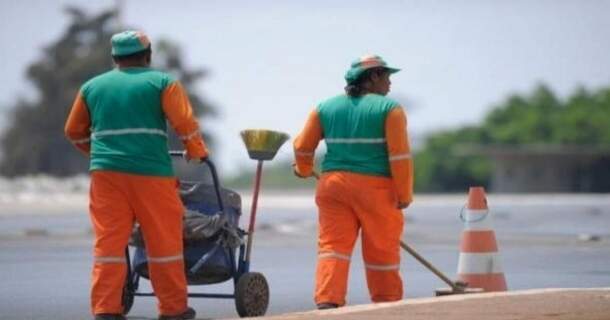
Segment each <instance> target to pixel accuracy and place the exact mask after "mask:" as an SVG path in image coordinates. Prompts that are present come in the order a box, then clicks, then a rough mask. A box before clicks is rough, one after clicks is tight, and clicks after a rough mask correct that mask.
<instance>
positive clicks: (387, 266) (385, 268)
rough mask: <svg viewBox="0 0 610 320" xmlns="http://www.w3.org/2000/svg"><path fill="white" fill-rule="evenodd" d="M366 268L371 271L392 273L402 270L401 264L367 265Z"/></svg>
mask: <svg viewBox="0 0 610 320" xmlns="http://www.w3.org/2000/svg"><path fill="white" fill-rule="evenodd" d="M364 266H365V267H366V268H367V269H369V270H376V271H392V270H398V269H400V264H368V263H365V264H364Z"/></svg>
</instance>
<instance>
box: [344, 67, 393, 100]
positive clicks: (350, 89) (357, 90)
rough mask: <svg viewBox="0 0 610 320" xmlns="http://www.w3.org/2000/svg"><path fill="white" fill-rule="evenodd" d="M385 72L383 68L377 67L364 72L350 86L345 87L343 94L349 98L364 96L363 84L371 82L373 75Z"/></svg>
mask: <svg viewBox="0 0 610 320" xmlns="http://www.w3.org/2000/svg"><path fill="white" fill-rule="evenodd" d="M386 72H387V70H386V68H384V67H377V68H371V69H368V70H365V71H364V72H363V73H362V74H361V75H360V76H359V77H358V79H356V81H354V82H353V83H351V84H348V85H347V86H345V94H347V95H348V96H350V97H359V96H361V95H363V94H364V83H365V82H367V81H369V80H371V77H372V76H373V74H376V75H382V74H384V73H386Z"/></svg>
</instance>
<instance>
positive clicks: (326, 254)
mask: <svg viewBox="0 0 610 320" xmlns="http://www.w3.org/2000/svg"><path fill="white" fill-rule="evenodd" d="M318 259H341V260H347V261H350V260H352V258H351V257H350V256H348V255H346V254H341V253H337V252H322V253H319V254H318Z"/></svg>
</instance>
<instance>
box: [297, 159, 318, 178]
mask: <svg viewBox="0 0 610 320" xmlns="http://www.w3.org/2000/svg"><path fill="white" fill-rule="evenodd" d="M292 173H293V174H294V175H295V176H296V177H298V178H301V179H307V178H309V177H312V176H315V173H314V172H313V171H312V172H311V173H310V174H309V175H304V174H301V173H300V172H299V171H298V170H297V165H296V163H293V164H292Z"/></svg>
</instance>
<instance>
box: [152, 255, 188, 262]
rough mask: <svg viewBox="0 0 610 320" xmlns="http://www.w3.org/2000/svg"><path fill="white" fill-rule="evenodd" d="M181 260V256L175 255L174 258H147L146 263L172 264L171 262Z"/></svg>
mask: <svg viewBox="0 0 610 320" xmlns="http://www.w3.org/2000/svg"><path fill="white" fill-rule="evenodd" d="M180 260H182V255H181V254H177V255H175V256H165V257H155V258H153V257H148V262H153V263H167V262H173V261H180Z"/></svg>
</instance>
